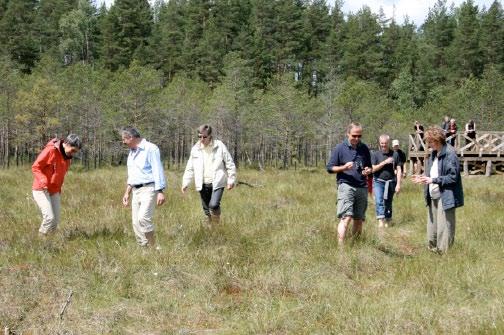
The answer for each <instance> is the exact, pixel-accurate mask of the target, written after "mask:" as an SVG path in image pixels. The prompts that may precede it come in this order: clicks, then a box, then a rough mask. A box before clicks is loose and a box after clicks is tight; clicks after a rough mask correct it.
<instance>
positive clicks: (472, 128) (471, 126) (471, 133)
mask: <svg viewBox="0 0 504 335" xmlns="http://www.w3.org/2000/svg"><path fill="white" fill-rule="evenodd" d="M465 135H466V136H467V137H469V138H470V139H471V140H472V141H471V140H469V139H467V138H466V145H468V144H471V143H474V140H475V139H476V124H475V123H474V120H469V122H467V123H466V125H465ZM473 145H474V144H472V145H471V147H472V146H473ZM471 147H469V148H471Z"/></svg>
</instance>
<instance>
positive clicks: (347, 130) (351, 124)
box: [346, 122, 362, 134]
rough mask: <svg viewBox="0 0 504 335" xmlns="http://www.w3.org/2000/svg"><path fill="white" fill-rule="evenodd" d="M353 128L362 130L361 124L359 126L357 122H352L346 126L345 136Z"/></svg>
mask: <svg viewBox="0 0 504 335" xmlns="http://www.w3.org/2000/svg"><path fill="white" fill-rule="evenodd" d="M353 128H360V129H362V126H361V124H360V123H358V122H352V123H350V124H349V125H348V126H347V128H346V133H347V134H350V132H351V131H352V129H353Z"/></svg>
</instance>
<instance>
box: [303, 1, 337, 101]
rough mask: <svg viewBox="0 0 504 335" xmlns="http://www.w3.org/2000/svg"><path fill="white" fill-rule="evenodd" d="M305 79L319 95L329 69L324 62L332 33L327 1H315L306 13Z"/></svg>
mask: <svg viewBox="0 0 504 335" xmlns="http://www.w3.org/2000/svg"><path fill="white" fill-rule="evenodd" d="M303 29H304V34H303V35H304V47H303V48H304V50H305V52H304V60H303V64H304V66H303V68H304V73H305V75H304V78H306V79H307V80H305V82H307V83H309V87H310V91H311V92H312V93H314V94H316V93H317V87H318V85H320V82H321V81H323V80H324V78H325V76H326V74H327V73H328V71H329V69H328V66H327V64H326V62H325V61H324V57H325V54H326V46H327V40H328V38H329V34H330V32H331V17H330V15H329V7H328V6H327V4H326V1H325V0H315V1H313V2H312V3H311V4H310V5H309V6H308V7H307V8H306V11H305V13H304V27H303Z"/></svg>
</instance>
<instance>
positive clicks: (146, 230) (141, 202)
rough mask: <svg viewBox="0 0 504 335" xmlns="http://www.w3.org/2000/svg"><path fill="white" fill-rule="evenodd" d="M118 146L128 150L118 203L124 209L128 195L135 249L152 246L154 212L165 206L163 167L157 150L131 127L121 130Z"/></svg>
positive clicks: (153, 241) (153, 243)
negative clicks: (126, 170) (126, 173)
mask: <svg viewBox="0 0 504 335" xmlns="http://www.w3.org/2000/svg"><path fill="white" fill-rule="evenodd" d="M121 136H122V142H123V143H124V144H126V145H127V146H128V147H129V148H130V151H129V154H128V181H127V186H126V192H125V193H124V196H123V199H122V202H123V205H124V206H125V207H126V206H128V202H129V196H130V193H131V192H133V198H132V200H131V209H132V221H133V231H134V232H135V237H136V240H137V242H138V244H139V245H141V246H150V247H153V246H154V245H155V239H154V224H153V221H152V218H153V216H154V208H155V206H156V204H157V205H158V206H160V205H162V204H163V203H164V202H165V196H164V194H163V190H164V189H165V187H166V181H165V177H164V171H163V164H162V163H161V155H160V153H159V148H158V147H157V146H156V145H155V144H153V143H151V142H148V141H147V140H146V139H144V138H142V137H141V136H140V133H139V132H138V130H136V129H135V128H133V127H124V128H123V129H122V130H121Z"/></svg>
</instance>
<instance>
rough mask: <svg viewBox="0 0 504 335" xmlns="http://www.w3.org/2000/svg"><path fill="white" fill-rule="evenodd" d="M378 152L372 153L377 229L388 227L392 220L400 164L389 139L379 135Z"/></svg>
mask: <svg viewBox="0 0 504 335" xmlns="http://www.w3.org/2000/svg"><path fill="white" fill-rule="evenodd" d="M379 142H380V150H377V151H373V153H372V155H371V163H372V164H373V190H374V195H375V208H376V219H377V220H378V228H383V227H388V226H389V225H390V224H391V220H392V200H393V198H394V193H399V191H400V190H401V179H402V163H401V159H400V158H399V154H398V153H397V152H395V151H393V150H390V147H389V144H390V137H389V136H388V135H381V136H380V139H379Z"/></svg>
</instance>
